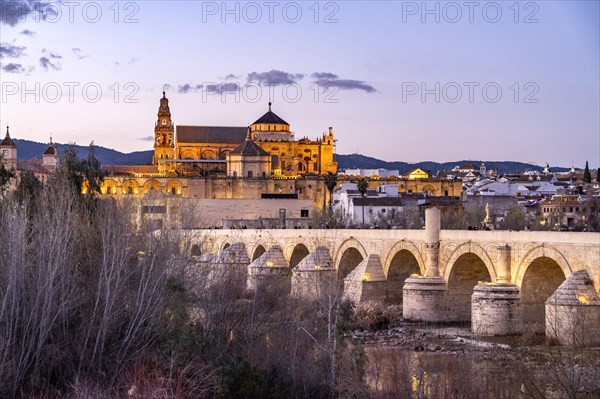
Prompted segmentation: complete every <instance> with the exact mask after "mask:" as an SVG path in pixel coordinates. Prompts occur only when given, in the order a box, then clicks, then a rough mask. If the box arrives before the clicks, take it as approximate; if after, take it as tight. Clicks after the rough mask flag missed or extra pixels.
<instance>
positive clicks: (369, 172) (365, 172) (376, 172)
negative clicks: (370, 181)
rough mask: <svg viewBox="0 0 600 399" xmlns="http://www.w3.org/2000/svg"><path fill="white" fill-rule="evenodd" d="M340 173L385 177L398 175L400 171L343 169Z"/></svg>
mask: <svg viewBox="0 0 600 399" xmlns="http://www.w3.org/2000/svg"><path fill="white" fill-rule="evenodd" d="M340 173H342V174H344V175H346V176H363V177H371V176H375V175H377V176H379V177H382V178H386V177H389V176H392V175H394V176H396V177H398V176H400V171H399V170H398V169H344V170H342V171H341V172H340Z"/></svg>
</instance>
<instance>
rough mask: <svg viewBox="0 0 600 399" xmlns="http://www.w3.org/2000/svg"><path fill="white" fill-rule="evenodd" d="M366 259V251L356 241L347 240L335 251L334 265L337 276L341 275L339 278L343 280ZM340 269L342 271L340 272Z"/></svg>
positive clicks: (352, 239)
mask: <svg viewBox="0 0 600 399" xmlns="http://www.w3.org/2000/svg"><path fill="white" fill-rule="evenodd" d="M366 257H367V251H366V250H365V247H364V246H363V245H362V244H361V243H360V242H359V241H358V240H356V239H354V238H348V239H347V240H345V241H344V242H342V244H341V245H340V246H339V248H338V249H337V251H336V255H335V259H334V262H335V263H334V265H335V268H336V270H337V271H338V274H339V273H341V274H340V277H341V278H342V279H343V278H344V277H346V275H348V273H350V272H351V271H352V270H353V269H354V268H355V267H356V266H358V264H359V263H360V262H362V260H363V259H365V258H366ZM357 261H358V262H357ZM340 268H341V269H343V270H340Z"/></svg>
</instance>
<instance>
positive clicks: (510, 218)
mask: <svg viewBox="0 0 600 399" xmlns="http://www.w3.org/2000/svg"><path fill="white" fill-rule="evenodd" d="M500 228H501V229H502V230H516V231H519V230H523V229H525V213H524V212H523V208H521V207H520V206H519V205H517V206H514V207H512V208H510V209H509V210H508V211H507V213H506V216H505V217H504V220H503V221H502V223H501V224H500Z"/></svg>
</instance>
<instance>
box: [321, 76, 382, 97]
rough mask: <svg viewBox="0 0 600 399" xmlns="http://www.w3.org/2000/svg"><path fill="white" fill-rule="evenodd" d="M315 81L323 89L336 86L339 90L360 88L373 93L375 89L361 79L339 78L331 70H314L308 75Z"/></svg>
mask: <svg viewBox="0 0 600 399" xmlns="http://www.w3.org/2000/svg"><path fill="white" fill-rule="evenodd" d="M310 76H311V77H312V78H313V79H315V83H317V84H318V85H319V86H322V87H323V88H324V89H327V88H331V87H336V88H338V89H339V90H362V91H364V92H365V93H375V92H377V89H375V88H374V87H373V86H371V85H369V84H367V83H366V82H365V81H363V80H352V79H340V78H339V77H338V75H336V74H334V73H331V72H315V73H313V74H312V75H310Z"/></svg>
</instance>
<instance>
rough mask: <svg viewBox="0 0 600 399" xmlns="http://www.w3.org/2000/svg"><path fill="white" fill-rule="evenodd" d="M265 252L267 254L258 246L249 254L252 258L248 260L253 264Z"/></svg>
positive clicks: (260, 245) (262, 246) (263, 248)
mask: <svg viewBox="0 0 600 399" xmlns="http://www.w3.org/2000/svg"><path fill="white" fill-rule="evenodd" d="M265 252H267V250H266V249H265V247H264V245H262V244H258V245H257V246H256V247H255V248H254V249H253V250H252V252H251V253H252V258H250V261H252V262H254V261H255V260H256V259H258V258H260V257H261V255H262V254H264V253H265Z"/></svg>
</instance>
